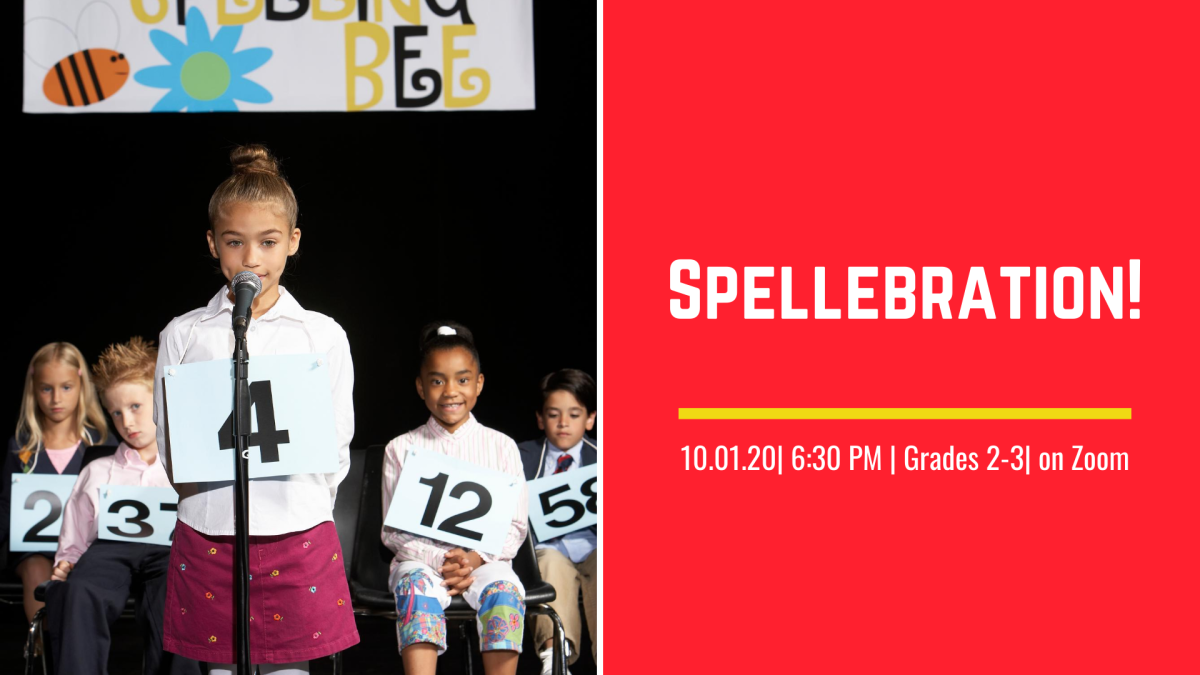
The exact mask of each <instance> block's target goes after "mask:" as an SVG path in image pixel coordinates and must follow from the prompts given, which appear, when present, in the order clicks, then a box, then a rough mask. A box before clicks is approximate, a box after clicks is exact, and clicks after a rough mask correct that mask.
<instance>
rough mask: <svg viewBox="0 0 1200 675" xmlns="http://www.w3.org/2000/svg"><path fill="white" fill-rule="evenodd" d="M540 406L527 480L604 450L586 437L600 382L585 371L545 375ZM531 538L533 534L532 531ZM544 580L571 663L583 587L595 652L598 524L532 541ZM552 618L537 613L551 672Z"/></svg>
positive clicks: (524, 455)
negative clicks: (538, 432) (538, 433)
mask: <svg viewBox="0 0 1200 675" xmlns="http://www.w3.org/2000/svg"><path fill="white" fill-rule="evenodd" d="M541 389H542V397H541V398H542V405H541V409H540V410H538V412H537V423H538V428H539V429H541V430H542V432H543V433H544V436H543V437H542V438H539V439H536V440H532V441H526V442H524V443H521V444H520V445H519V446H518V448H519V449H520V451H521V463H522V464H523V465H524V468H525V480H535V479H537V478H542V477H544V476H549V475H551V474H555V473H562V472H564V471H572V470H575V469H578V468H579V467H582V466H588V465H591V464H595V463H596V458H597V455H598V454H599V452H600V448H599V447H598V446H597V445H596V442H595V441H594V440H592V439H591V438H589V437H588V436H587V432H589V431H591V430H592V428H593V427H595V425H596V383H595V381H594V380H592V377H591V376H590V375H588V374H587V373H585V372H583V371H582V370H575V369H573V368H565V369H563V370H559V371H557V372H553V373H550V374H549V375H547V376H546V377H544V378H542V386H541ZM529 536H531V537H532V536H533V532H532V531H531V532H530V533H529ZM534 542H535V546H534V549H535V551H536V553H537V560H538V567H539V568H540V569H541V572H542V579H544V580H545V581H546V582H548V583H549V584H550V585H551V586H554V592H555V594H556V596H557V597H556V599H555V600H554V602H552V603H550V606H551V607H553V608H554V611H555V612H557V613H558V615H559V617H561V618H562V622H563V628H564V629H565V631H566V634H567V650H568V656H567V662H568V663H574V662H575V660H576V659H578V658H579V639H580V636H581V634H582V632H581V631H582V626H581V625H580V616H579V602H578V598H579V591H580V589H581V588H582V590H583V608H584V613H585V614H586V615H587V625H588V634H589V635H590V637H591V639H592V657H593V658H595V656H596V581H597V580H596V558H597V556H596V528H595V527H590V528H587V529H584V530H576V531H575V532H569V533H567V534H564V535H563V536H561V537H555V538H554V539H550V540H548V541H537V540H536V539H535V540H534ZM553 634H554V628H553V624H552V622H551V620H550V619H549V618H548V617H545V616H538V617H537V622H536V624H535V626H534V639H535V644H537V645H538V649H539V656H541V658H542V672H543V674H545V675H549V673H550V665H551V663H552V661H553V658H552V656H551V649H550V646H551V641H552V637H553Z"/></svg>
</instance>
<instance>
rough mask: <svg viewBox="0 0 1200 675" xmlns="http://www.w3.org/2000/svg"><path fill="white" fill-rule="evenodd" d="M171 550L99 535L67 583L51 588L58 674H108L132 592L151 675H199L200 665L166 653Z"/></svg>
mask: <svg viewBox="0 0 1200 675" xmlns="http://www.w3.org/2000/svg"><path fill="white" fill-rule="evenodd" d="M170 556H171V549H170V547H167V546H156V545H153V544H135V543H127V542H115V541H106V540H104V539H97V540H96V541H95V542H94V543H93V544H92V545H91V547H90V548H88V550H87V552H86V553H84V554H83V557H82V558H80V559H79V562H78V563H76V565H75V569H74V570H72V571H71V574H70V575H69V576H68V577H67V580H66V581H63V582H53V583H51V584H50V585H49V587H47V589H46V615H47V620H46V634H47V637H48V638H49V640H50V653H51V655H52V657H53V662H54V668H55V672H57V673H63V674H64V675H66V674H68V673H69V674H70V675H105V674H106V673H108V652H109V648H110V647H111V643H112V639H111V634H110V628H111V626H112V624H113V622H115V621H116V620H117V619H118V618H120V616H121V612H122V610H124V609H125V602H126V600H128V599H129V596H130V593H131V592H134V591H140V592H135V593H134V594H135V595H138V596H140V597H139V598H138V602H137V609H136V610H135V613H134V618H135V619H136V621H137V624H138V630H139V632H141V634H142V640H143V649H144V664H145V665H144V668H143V672H144V673H145V675H199V673H200V664H199V663H197V662H196V661H193V660H191V659H185V658H183V657H181V656H177V655H175V654H171V653H170V652H164V651H163V646H162V645H163V609H164V603H165V601H166V600H165V598H166V590H167V565H168V564H169V561H170Z"/></svg>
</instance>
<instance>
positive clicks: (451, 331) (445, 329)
mask: <svg viewBox="0 0 1200 675" xmlns="http://www.w3.org/2000/svg"><path fill="white" fill-rule="evenodd" d="M437 334H438V335H458V331H456V330H454V329H453V328H451V327H450V326H442V327H441V328H438V332H437Z"/></svg>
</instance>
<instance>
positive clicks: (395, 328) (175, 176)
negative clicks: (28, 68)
mask: <svg viewBox="0 0 1200 675" xmlns="http://www.w3.org/2000/svg"><path fill="white" fill-rule="evenodd" d="M595 17H596V7H595V5H594V4H592V3H587V2H582V3H581V2H537V3H535V5H534V35H535V45H534V53H535V73H536V78H537V85H536V86H537V110H536V111H514V112H456V113H445V112H429V113H421V112H369V113H355V114H349V113H319V114H318V113H312V114H310V113H272V114H268V113H226V114H195V115H193V114H170V115H162V114H148V113H147V114H124V115H117V114H86V115H25V114H22V113H21V73H22V69H21V68H20V67H18V66H17V65H16V64H18V63H20V62H21V60H22V59H23V58H24V56H23V54H21V53H20V52H21V44H22V27H21V25H20V24H18V23H16V22H10V23H9V24H8V29H7V31H8V40H7V41H6V44H7V45H8V46H7V47H6V48H5V52H6V62H7V63H9V64H11V65H10V66H9V67H8V68H7V69H6V71H5V75H4V82H5V86H4V91H5V92H6V93H5V94H4V100H5V104H4V116H5V124H4V128H5V130H6V132H7V133H6V137H7V138H8V139H9V141H8V143H7V146H8V149H9V152H8V153H7V155H8V156H7V165H8V166H7V170H6V171H5V173H6V174H7V175H8V177H7V178H5V183H6V189H5V193H6V195H7V199H5V203H6V204H5V205H6V207H7V208H6V214H5V215H6V218H5V220H6V221H7V222H6V224H5V227H4V230H5V231H6V235H7V236H6V237H5V244H6V245H5V249H6V250H5V251H4V267H5V272H4V279H5V282H6V283H5V288H6V289H7V290H8V293H9V308H8V311H7V312H5V315H6V316H7V321H6V323H7V330H5V332H6V333H7V334H8V335H7V340H6V342H7V343H8V348H7V350H6V352H7V357H6V358H5V359H4V364H3V368H2V371H0V383H3V385H4V393H3V399H0V400H2V401H4V402H6V404H7V410H8V411H9V412H8V413H6V414H4V415H0V422H4V423H5V424H6V425H8V424H12V425H15V422H16V418H17V410H18V406H19V405H20V395H21V387H22V382H23V377H24V373H25V369H26V367H27V364H28V360H29V358H30V357H31V356H32V354H33V352H34V351H35V350H36V349H37V348H38V347H39V346H41V345H42V344H45V343H46V342H51V341H54V340H67V341H70V342H73V343H74V344H76V345H77V346H78V347H79V348H80V349H81V350H82V351H83V352H84V354H85V355H86V356H87V357H88V359H89V360H94V359H95V358H96V356H97V355H98V354H99V352H100V350H101V349H102V348H103V347H104V346H105V345H106V344H108V343H110V342H115V341H121V340H125V339H128V338H129V337H130V336H132V335H142V336H144V337H147V338H151V339H155V340H157V338H158V333H159V331H160V330H161V329H162V328H163V327H164V326H165V325H166V324H167V322H168V321H170V319H171V318H173V317H175V316H177V315H179V314H182V313H184V312H186V311H189V310H191V309H194V308H196V307H199V306H201V305H204V304H205V303H206V302H208V300H209V298H211V296H212V295H213V293H215V292H216V290H217V289H218V287H219V285H220V283H221V282H222V281H223V279H222V278H221V277H220V275H219V272H218V271H217V267H216V264H215V261H213V260H212V259H211V258H210V257H209V255H208V250H207V248H206V245H205V230H206V228H207V226H208V225H207V215H206V210H207V204H208V199H209V197H210V196H211V194H212V191H213V189H214V188H215V187H216V186H217V184H218V183H220V182H221V181H222V180H223V179H224V178H225V177H226V176H227V175H228V174H229V164H228V154H229V150H230V149H231V148H232V147H233V146H235V145H237V144H240V143H247V142H260V143H265V144H266V145H267V146H268V147H270V148H271V150H272V151H273V152H275V153H276V155H277V156H279V157H280V159H281V160H282V163H283V170H284V173H285V175H286V176H287V177H288V178H289V180H290V181H291V183H292V186H293V187H294V189H295V191H296V195H297V198H298V199H299V202H300V220H299V225H300V227H301V228H302V231H303V239H302V241H301V244H300V254H299V255H298V257H297V259H295V260H294V261H293V263H292V264H291V266H290V271H289V272H288V274H287V275H285V277H284V282H283V283H284V285H285V286H286V287H287V288H288V289H289V290H290V291H292V292H293V293H294V294H295V296H296V297H297V299H298V300H299V301H300V302H301V304H303V305H304V307H305V308H307V309H311V310H315V311H319V312H323V313H325V314H329V315H330V316H332V317H334V318H335V319H336V320H337V321H338V322H339V323H340V324H341V325H342V326H343V327H344V328H345V329H346V333H347V334H348V335H349V339H350V348H351V353H352V355H353V358H354V368H355V387H354V404H355V413H356V415H355V417H356V431H355V438H354V446H355V447H363V446H366V445H370V444H374V443H382V442H386V441H387V440H389V439H391V438H392V437H394V436H395V435H397V434H399V433H401V432H404V431H406V430H408V429H411V428H413V427H416V426H418V425H419V424H421V423H422V422H424V420H425V419H426V418H427V416H428V413H427V412H426V410H425V408H424V405H423V403H422V402H421V401H420V400H419V399H418V398H417V396H416V394H415V392H414V387H413V379H414V372H413V369H414V358H415V352H416V342H417V331H418V329H419V328H420V327H421V326H422V325H424V324H425V323H426V322H428V321H431V320H436V319H440V318H453V319H457V320H459V321H462V322H463V323H465V324H466V325H468V326H469V327H471V328H472V330H473V331H474V332H475V335H476V341H477V343H478V346H479V349H480V352H481V356H482V359H483V361H484V366H485V368H484V373H485V375H486V377H487V386H486V387H485V389H484V393H483V395H482V396H481V397H480V399H479V403H478V405H477V406H476V408H475V412H476V414H477V415H478V416H479V418H480V420H481V421H482V422H483V423H484V424H487V425H489V426H493V427H496V428H498V429H501V430H502V431H504V432H506V433H508V434H509V435H511V436H513V437H515V438H516V439H517V440H518V441H519V440H522V439H524V438H532V437H534V436H536V435H537V433H538V431H537V426H536V424H535V422H534V416H533V410H534V407H535V396H536V385H537V382H538V380H539V379H540V377H541V376H542V375H543V374H545V373H546V372H549V371H551V370H553V369H556V368H562V367H577V368H582V369H584V370H587V371H588V372H591V373H593V374H595V368H596V224H595V223H596V206H597V204H596V81H595V72H596V23H595ZM385 103H386V101H385ZM10 428H11V427H10ZM8 433H11V431H7V432H6V435H7V434H8Z"/></svg>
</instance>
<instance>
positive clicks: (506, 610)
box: [392, 561, 525, 655]
mask: <svg viewBox="0 0 1200 675" xmlns="http://www.w3.org/2000/svg"><path fill="white" fill-rule="evenodd" d="M472 574H473V576H474V577H475V583H473V584H471V587H470V588H468V589H467V590H466V591H465V592H464V593H463V594H462V595H463V599H464V600H466V601H467V604H468V605H470V606H471V609H474V610H475V611H476V613H477V617H476V619H475V624H476V626H477V627H478V629H479V644H480V646H481V648H482V650H483V651H485V652H486V651H492V650H496V649H511V650H515V651H517V652H520V651H521V638H522V637H523V636H524V634H525V587H524V586H522V585H521V581H520V579H518V578H517V574H516V572H513V569H512V566H510V565H509V564H508V563H505V562H493V563H488V564H486V565H484V566H483V567H480V568H479V569H477V570H475V571H474V572H473V573H472ZM392 579H393V584H392V588H393V589H394V592H395V594H396V613H397V614H398V615H399V617H398V618H397V620H396V642H397V643H398V644H399V645H400V651H404V648H405V647H407V646H409V645H413V644H417V643H419V642H426V643H429V644H432V645H437V648H438V654H439V655H440V654H442V653H443V652H445V651H446V614H445V609H446V607H448V606H450V595H448V594H447V593H446V588H445V587H444V586H442V585H441V583H442V577H441V575H439V574H438V572H437V570H435V569H433V568H432V567H429V566H428V565H425V564H423V563H419V562H413V561H408V562H403V563H401V564H400V565H399V566H398V567H396V569H395V570H393V571H392Z"/></svg>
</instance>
